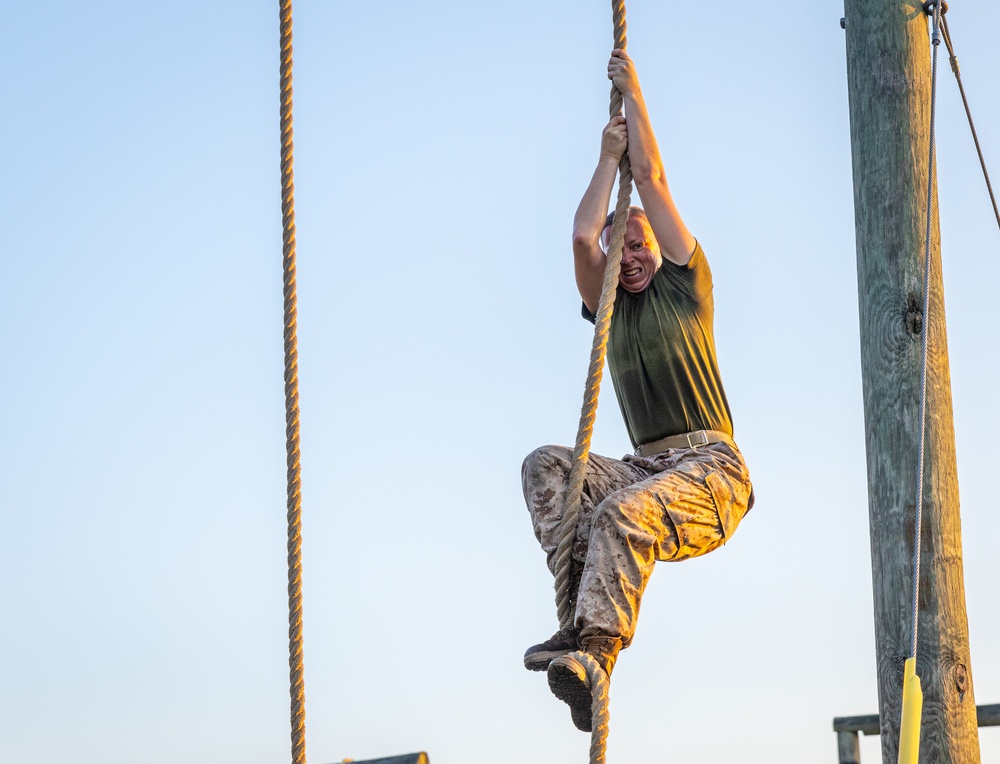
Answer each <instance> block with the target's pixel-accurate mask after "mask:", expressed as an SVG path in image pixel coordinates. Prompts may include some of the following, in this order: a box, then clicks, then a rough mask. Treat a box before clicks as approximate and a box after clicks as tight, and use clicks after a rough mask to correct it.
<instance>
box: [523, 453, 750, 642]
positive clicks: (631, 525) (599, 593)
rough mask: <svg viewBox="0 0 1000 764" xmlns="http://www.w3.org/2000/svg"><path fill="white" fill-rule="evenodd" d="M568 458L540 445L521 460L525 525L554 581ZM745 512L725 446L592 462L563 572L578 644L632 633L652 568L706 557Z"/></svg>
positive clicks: (733, 456) (740, 479)
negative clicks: (579, 639)
mask: <svg viewBox="0 0 1000 764" xmlns="http://www.w3.org/2000/svg"><path fill="white" fill-rule="evenodd" d="M572 460H573V452H572V450H571V449H568V448H564V447H562V446H543V447H542V448H539V449H537V450H536V451H533V452H532V453H531V454H529V455H528V457H527V458H526V459H525V460H524V465H523V467H522V469H521V480H522V484H523V487H524V498H525V502H526V503H527V505H528V511H529V512H530V513H531V522H532V525H533V527H534V530H535V538H537V539H538V541H539V543H540V544H541V546H542V550H543V551H544V552H545V554H546V558H547V562H548V566H549V570H550V571H551V572H552V573H553V575H554V574H555V556H556V549H557V547H558V546H559V521H560V519H561V517H562V511H563V501H564V497H565V494H566V483H567V479H568V477H569V470H570V466H571V464H572ZM748 504H750V505H752V499H751V486H750V475H749V472H748V471H747V467H746V464H745V463H744V461H743V456H742V455H741V454H740V452H739V451H737V450H735V449H734V448H732V447H731V446H729V445H727V444H725V443H715V444H712V445H710V446H701V447H699V448H681V449H670V450H668V451H664V452H663V453H660V454H655V455H654V456H650V457H642V456H631V455H630V456H626V457H624V459H622V460H620V461H619V460H618V459H609V458H607V457H605V456H598V455H596V454H591V455H590V459H589V461H588V464H587V474H586V480H585V482H584V487H583V497H582V499H581V505H580V514H579V519H578V521H577V528H576V540H575V543H574V546H573V555H572V565H571V570H570V588H571V599H573V600H574V601H575V608H576V609H575V613H576V620H575V623H576V627H577V629H578V630H579V632H580V636H581V637H583V638H585V637H589V636H598V635H600V636H611V637H621V639H622V642H623V644H625V645H627V644H628V643H629V642H630V641H631V640H632V635H633V634H634V633H635V623H636V618H637V617H638V615H639V604H640V601H641V599H642V593H643V590H644V589H645V588H646V583H647V582H648V581H649V576H650V573H652V572H653V565H654V564H655V563H656V561H657V560H671V561H674V560H685V559H687V558H689V557H696V556H698V555H701V554H706V553H708V552H711V551H712V550H713V549H716V548H717V547H719V546H721V545H722V544H724V543H725V542H726V541H727V540H728V539H729V537H730V536H732V534H733V533H734V532H735V531H736V527H737V526H738V525H739V523H740V520H742V519H743V515H744V514H745V513H746V512H747V510H748V509H749V506H748Z"/></svg>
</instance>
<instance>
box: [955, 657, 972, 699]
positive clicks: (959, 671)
mask: <svg viewBox="0 0 1000 764" xmlns="http://www.w3.org/2000/svg"><path fill="white" fill-rule="evenodd" d="M955 689H956V690H958V694H959V695H962V696H964V695H965V693H966V691H967V690H968V689H969V669H968V668H966V666H965V664H964V663H956V664H955Z"/></svg>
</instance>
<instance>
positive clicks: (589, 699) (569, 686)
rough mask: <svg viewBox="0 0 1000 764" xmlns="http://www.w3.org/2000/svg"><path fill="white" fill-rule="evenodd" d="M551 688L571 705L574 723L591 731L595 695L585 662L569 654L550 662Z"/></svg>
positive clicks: (570, 709) (553, 692)
mask: <svg viewBox="0 0 1000 764" xmlns="http://www.w3.org/2000/svg"><path fill="white" fill-rule="evenodd" d="M549 689H550V690H552V694H553V695H555V696H556V697H557V698H559V700H561V701H563V702H564V703H566V704H567V705H568V706H569V713H570V716H571V717H572V718H573V725H574V726H575V727H576V728H577V729H578V730H580V731H581V732H591V731H592V729H593V718H592V711H591V706H592V705H593V701H594V696H593V693H592V692H591V691H590V684H589V683H588V681H587V669H586V668H584V666H583V664H582V663H580V662H579V661H577V660H574V659H573V658H572V657H569V656H564V657H561V658H557V659H555V660H554V661H552V663H551V664H549Z"/></svg>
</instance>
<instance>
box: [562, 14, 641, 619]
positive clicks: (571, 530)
mask: <svg viewBox="0 0 1000 764" xmlns="http://www.w3.org/2000/svg"><path fill="white" fill-rule="evenodd" d="M611 8H612V12H613V14H614V22H615V47H616V48H621V49H622V50H624V49H625V46H626V44H627V42H628V41H627V39H626V36H625V33H626V25H625V2H624V0H612V2H611ZM621 110H622V95H621V93H619V92H618V88H617V87H615V86H614V84H612V86H611V106H610V109H609V111H610V115H611V116H615V115H616V114H619V113H620V112H621ZM618 173H619V180H618V201H617V204H616V205H615V218H614V223H613V224H612V227H611V243H610V245H609V247H608V262H607V265H606V266H605V270H604V282H603V284H602V286H601V299H600V302H599V304H598V308H597V318H596V320H595V322H594V341H593V345H592V346H591V351H590V370H589V372H588V375H587V386H586V389H585V391H584V396H583V409H582V411H581V413H580V425H579V428H578V429H577V436H576V446H575V447H574V449H573V465H572V467H571V468H570V473H569V478H568V480H567V487H566V499H565V502H564V504H563V516H562V520H561V522H560V526H559V531H560V538H559V546H558V548H557V550H556V583H555V586H556V612H557V614H558V616H559V626H560V628H566V627H569V626H572V625H573V608H572V603H571V598H570V566H571V564H572V555H573V541H574V539H575V538H576V525H577V518H578V517H579V514H580V499H581V498H582V496H583V482H584V477H585V475H586V471H587V460H588V458H589V456H590V440H591V436H592V435H593V432H594V419H595V418H596V416H597V399H598V396H599V394H600V390H601V377H602V376H603V373H604V358H605V356H606V354H607V347H608V332H609V330H610V327H611V316H612V313H613V312H614V307H615V293H616V291H617V288H618V274H619V272H620V271H621V260H622V246H623V244H624V242H625V223H626V221H627V218H628V208H629V205H630V204H631V199H630V197H631V194H632V169H631V165H630V164H629V160H628V154H627V153H626V154H625V155H624V156H622V159H621V164H620V165H619V168H618Z"/></svg>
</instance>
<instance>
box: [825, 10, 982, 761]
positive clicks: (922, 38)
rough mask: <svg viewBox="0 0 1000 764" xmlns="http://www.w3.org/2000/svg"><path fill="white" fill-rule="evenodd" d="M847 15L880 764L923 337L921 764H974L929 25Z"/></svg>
mask: <svg viewBox="0 0 1000 764" xmlns="http://www.w3.org/2000/svg"><path fill="white" fill-rule="evenodd" d="M844 10H845V22H844V24H845V26H844V28H845V31H846V36H847V74H848V88H849V99H850V110H851V146H852V152H853V167H854V208H855V221H856V222H855V226H856V235H857V249H858V288H859V302H860V314H861V365H862V378H863V385H864V404H865V430H866V446H867V452H868V496H869V499H868V507H869V519H870V523H871V551H872V582H873V589H874V599H875V639H876V651H877V659H878V684H879V714H880V717H881V736H882V759H883V762H885V763H886V764H896V759H897V750H898V746H899V720H900V703H901V692H902V686H903V662H904V660H905V659H906V658H907V657H908V656H909V654H910V643H911V634H910V632H911V609H912V606H911V598H912V575H913V564H912V555H913V534H914V528H915V524H914V504H915V501H916V490H917V488H916V486H917V458H918V447H919V439H920V426H919V404H920V366H921V360H920V357H921V332H922V331H929V335H928V339H929V343H930V346H929V357H928V370H927V425H926V439H927V450H926V455H925V473H924V492H923V493H924V496H923V532H922V534H921V537H922V543H923V554H922V556H921V577H920V611H919V612H920V618H919V624H920V625H919V630H918V641H919V647H918V650H917V673H918V674H919V675H920V677H921V680H922V684H923V690H924V706H923V724H922V729H921V736H920V740H921V742H920V760H921V761H922V762H928V763H930V762H933V764H978V762H979V760H980V759H979V736H978V730H977V727H976V703H975V698H974V697H973V691H972V670H971V661H970V657H969V627H968V620H967V618H966V612H965V584H964V580H963V573H962V541H961V527H960V521H959V504H958V477H957V473H956V464H955V435H954V425H953V422H952V408H951V378H950V375H949V371H948V347H947V336H946V331H945V312H944V298H943V289H942V281H941V259H940V239H939V229H938V220H937V204H936V201H935V204H934V209H933V211H932V214H933V218H932V226H931V230H932V236H931V251H932V262H933V265H932V276H931V282H930V283H931V287H930V295H931V300H930V310H929V315H928V316H924V315H923V292H924V286H923V284H924V279H923V271H924V268H923V262H924V239H925V226H926V218H925V207H926V206H927V174H928V147H929V144H928V141H929V133H930V100H931V98H930V96H931V58H930V44H929V42H928V40H929V34H928V24H927V17H926V16H925V14H924V13H923V10H922V8H921V3H920V2H919V0H845V3H844ZM946 65H947V64H946V63H945V66H946ZM934 198H935V200H936V198H937V193H936V190H935V192H934Z"/></svg>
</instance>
